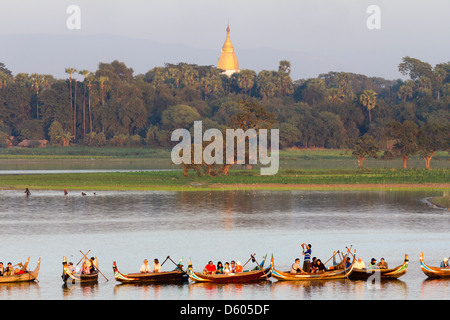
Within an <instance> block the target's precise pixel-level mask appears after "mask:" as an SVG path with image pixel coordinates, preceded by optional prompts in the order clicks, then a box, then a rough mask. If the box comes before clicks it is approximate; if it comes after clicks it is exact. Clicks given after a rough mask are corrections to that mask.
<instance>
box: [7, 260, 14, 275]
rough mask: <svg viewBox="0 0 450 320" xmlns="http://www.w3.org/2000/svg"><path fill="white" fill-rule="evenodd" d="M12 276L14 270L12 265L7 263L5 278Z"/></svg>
mask: <svg viewBox="0 0 450 320" xmlns="http://www.w3.org/2000/svg"><path fill="white" fill-rule="evenodd" d="M12 275H14V269H13V267H12V263H11V262H8V266H7V267H6V269H5V276H12Z"/></svg>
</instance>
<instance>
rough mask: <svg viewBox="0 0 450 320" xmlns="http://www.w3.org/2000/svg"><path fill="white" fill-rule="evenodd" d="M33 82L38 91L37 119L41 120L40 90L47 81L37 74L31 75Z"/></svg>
mask: <svg viewBox="0 0 450 320" xmlns="http://www.w3.org/2000/svg"><path fill="white" fill-rule="evenodd" d="M31 80H32V82H33V87H34V89H35V90H36V119H37V120H39V90H40V89H41V87H42V85H43V84H44V83H45V81H44V77H43V76H42V75H40V74H37V73H33V74H32V75H31Z"/></svg>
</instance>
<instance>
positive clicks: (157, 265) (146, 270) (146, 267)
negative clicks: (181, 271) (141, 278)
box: [140, 259, 161, 273]
mask: <svg viewBox="0 0 450 320" xmlns="http://www.w3.org/2000/svg"><path fill="white" fill-rule="evenodd" d="M140 272H141V273H149V272H161V264H160V263H159V260H158V259H155V260H153V269H150V265H149V264H148V260H147V259H145V260H144V264H143V265H142V266H141V269H140Z"/></svg>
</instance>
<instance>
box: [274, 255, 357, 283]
mask: <svg viewBox="0 0 450 320" xmlns="http://www.w3.org/2000/svg"><path fill="white" fill-rule="evenodd" d="M346 259H347V256H345V258H344V260H343V261H345V260H346ZM339 265H340V264H339ZM339 265H338V266H336V267H337V268H336V269H334V270H327V271H324V272H321V273H309V272H304V271H302V272H301V273H290V272H289V271H280V270H277V269H276V268H275V263H274V259H273V258H272V260H271V267H272V277H274V278H275V279H277V280H279V281H314V280H335V279H346V278H347V277H348V276H349V275H350V274H351V273H352V272H353V267H354V265H355V259H353V262H352V264H351V265H350V266H349V267H348V268H346V267H345V265H344V264H343V263H342V266H343V267H339Z"/></svg>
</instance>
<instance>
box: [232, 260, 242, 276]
mask: <svg viewBox="0 0 450 320" xmlns="http://www.w3.org/2000/svg"><path fill="white" fill-rule="evenodd" d="M243 271H244V268H242V266H241V262H240V261H238V262H236V267H235V268H234V272H236V273H238V272H243Z"/></svg>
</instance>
